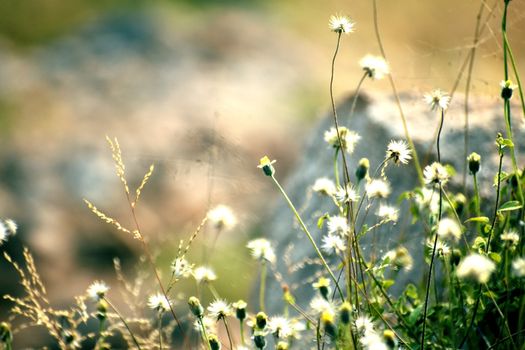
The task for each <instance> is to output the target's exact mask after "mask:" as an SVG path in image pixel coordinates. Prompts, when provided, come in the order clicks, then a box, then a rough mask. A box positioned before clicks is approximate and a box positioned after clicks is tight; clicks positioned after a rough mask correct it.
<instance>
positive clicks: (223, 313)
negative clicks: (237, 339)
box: [208, 299, 233, 321]
mask: <svg viewBox="0 0 525 350" xmlns="http://www.w3.org/2000/svg"><path fill="white" fill-rule="evenodd" d="M208 313H209V315H210V316H211V317H212V318H214V319H215V320H217V321H219V320H220V319H223V318H225V317H228V316H231V315H233V310H232V307H231V305H230V304H229V303H227V302H226V301H225V300H222V299H217V300H215V301H214V302H212V303H211V304H210V305H209V306H208Z"/></svg>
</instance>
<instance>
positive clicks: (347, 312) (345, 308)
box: [339, 301, 352, 324]
mask: <svg viewBox="0 0 525 350" xmlns="http://www.w3.org/2000/svg"><path fill="white" fill-rule="evenodd" d="M339 318H340V319H341V322H343V324H349V323H350V320H351V318H352V305H350V303H349V302H348V301H345V302H344V303H343V304H342V305H341V307H340V308H339Z"/></svg>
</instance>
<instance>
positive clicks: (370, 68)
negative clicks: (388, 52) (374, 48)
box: [359, 55, 390, 80]
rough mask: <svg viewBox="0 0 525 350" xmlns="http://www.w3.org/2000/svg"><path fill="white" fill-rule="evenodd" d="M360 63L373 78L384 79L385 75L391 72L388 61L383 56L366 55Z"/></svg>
mask: <svg viewBox="0 0 525 350" xmlns="http://www.w3.org/2000/svg"><path fill="white" fill-rule="evenodd" d="M359 65H360V66H361V68H363V70H364V71H365V72H366V74H367V76H368V77H369V78H372V79H373V80H379V79H383V78H384V77H385V75H388V74H389V73H390V69H389V67H388V63H387V62H386V61H385V60H384V58H383V57H381V56H374V55H366V56H365V57H363V58H361V60H360V61H359Z"/></svg>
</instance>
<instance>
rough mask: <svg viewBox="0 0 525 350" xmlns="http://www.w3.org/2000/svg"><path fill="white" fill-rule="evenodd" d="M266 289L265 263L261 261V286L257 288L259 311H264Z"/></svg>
mask: <svg viewBox="0 0 525 350" xmlns="http://www.w3.org/2000/svg"><path fill="white" fill-rule="evenodd" d="M265 289H266V262H265V261H264V260H263V261H262V263H261V284H260V286H259V308H260V310H261V311H263V312H264V311H265V308H264V291H265Z"/></svg>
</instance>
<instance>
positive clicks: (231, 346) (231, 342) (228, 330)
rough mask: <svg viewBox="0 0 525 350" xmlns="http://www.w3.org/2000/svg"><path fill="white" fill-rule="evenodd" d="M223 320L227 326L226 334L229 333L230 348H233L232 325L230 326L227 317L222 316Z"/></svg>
mask: <svg viewBox="0 0 525 350" xmlns="http://www.w3.org/2000/svg"><path fill="white" fill-rule="evenodd" d="M222 322H223V323H224V327H225V328H226V334H227V335H228V341H229V342H230V349H233V340H232V335H231V333H230V327H228V321H226V317H223V318H222Z"/></svg>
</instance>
